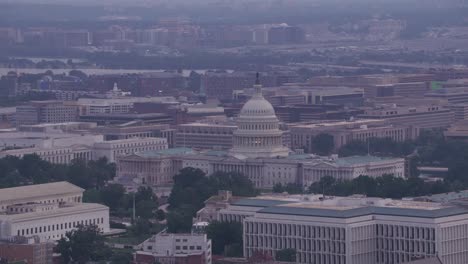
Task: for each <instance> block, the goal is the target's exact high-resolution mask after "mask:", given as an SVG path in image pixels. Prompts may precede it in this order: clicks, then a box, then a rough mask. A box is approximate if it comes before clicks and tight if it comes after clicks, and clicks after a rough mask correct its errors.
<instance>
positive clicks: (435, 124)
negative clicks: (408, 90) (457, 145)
mask: <svg viewBox="0 0 468 264" xmlns="http://www.w3.org/2000/svg"><path fill="white" fill-rule="evenodd" d="M358 117H359V118H368V119H380V120H387V121H388V123H390V124H395V125H406V126H414V127H418V128H420V129H438V128H447V127H448V126H450V125H451V124H452V123H453V122H454V114H453V112H452V111H451V110H450V109H449V108H446V107H444V106H442V105H439V104H431V105H417V106H398V105H396V104H393V105H382V106H378V107H374V108H372V109H366V110H365V111H364V114H362V115H359V116H358Z"/></svg>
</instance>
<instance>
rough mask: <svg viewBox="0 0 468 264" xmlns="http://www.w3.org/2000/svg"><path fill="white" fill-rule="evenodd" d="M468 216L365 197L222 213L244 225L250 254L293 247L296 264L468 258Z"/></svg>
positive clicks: (272, 202) (249, 202) (296, 200)
mask: <svg viewBox="0 0 468 264" xmlns="http://www.w3.org/2000/svg"><path fill="white" fill-rule="evenodd" d="M467 217H468V210H467V209H466V208H463V207H458V206H456V205H450V204H442V203H433V202H417V201H411V200H392V199H384V198H368V197H364V196H360V195H356V196H351V197H328V196H323V195H307V196H289V195H279V196H260V197H256V198H247V199H241V200H236V201H234V202H233V203H232V204H231V205H230V206H229V207H227V208H226V209H222V210H220V211H219V220H221V221H239V222H242V223H243V226H244V229H243V232H244V257H247V258H249V257H251V256H253V255H254V254H255V252H257V251H260V252H264V253H266V254H268V255H270V256H274V255H275V253H276V252H278V251H279V250H282V249H285V248H293V249H295V250H296V261H297V263H330V264H331V263H333V264H340V263H341V264H344V263H348V264H376V263H395V264H398V263H406V262H410V261H413V260H416V259H423V258H427V259H431V258H434V257H438V258H440V260H441V262H442V263H446V264H462V263H466V261H467V259H468V247H467V245H466V244H468V239H467V238H466V233H467V232H468V220H467V219H468V218H467Z"/></svg>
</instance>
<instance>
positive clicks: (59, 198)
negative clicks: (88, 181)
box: [0, 182, 110, 241]
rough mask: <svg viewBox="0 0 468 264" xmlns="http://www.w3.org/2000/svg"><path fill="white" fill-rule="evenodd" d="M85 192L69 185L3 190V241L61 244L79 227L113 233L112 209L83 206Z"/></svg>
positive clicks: (0, 204)
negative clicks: (34, 240)
mask: <svg viewBox="0 0 468 264" xmlns="http://www.w3.org/2000/svg"><path fill="white" fill-rule="evenodd" d="M83 191H84V190H83V189H81V188H79V187H77V186H74V185H72V184H70V183H67V182H56V183H48V184H39V185H30V186H22V187H16V188H7V189H0V209H1V210H0V239H8V238H11V237H14V236H24V237H32V236H37V237H39V238H40V239H41V241H48V240H52V241H54V240H59V239H60V238H62V237H64V236H65V234H66V232H68V231H71V230H73V229H74V228H76V227H77V226H78V225H96V226H97V227H98V228H99V230H100V231H101V232H103V233H108V232H109V231H110V229H109V208H108V207H107V206H104V205H100V204H92V203H82V197H83Z"/></svg>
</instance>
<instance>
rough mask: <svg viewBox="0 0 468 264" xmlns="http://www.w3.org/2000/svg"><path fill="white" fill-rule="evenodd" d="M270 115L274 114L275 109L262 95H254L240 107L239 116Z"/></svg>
mask: <svg viewBox="0 0 468 264" xmlns="http://www.w3.org/2000/svg"><path fill="white" fill-rule="evenodd" d="M256 116H258V117H262V118H263V117H267V116H268V117H271V116H274V117H276V115H275V109H274V108H273V106H272V105H271V104H270V102H268V101H267V100H266V99H265V98H263V96H258V95H254V96H253V97H252V98H251V99H250V100H249V101H248V102H247V103H245V105H244V106H243V107H242V109H241V111H240V114H239V117H256Z"/></svg>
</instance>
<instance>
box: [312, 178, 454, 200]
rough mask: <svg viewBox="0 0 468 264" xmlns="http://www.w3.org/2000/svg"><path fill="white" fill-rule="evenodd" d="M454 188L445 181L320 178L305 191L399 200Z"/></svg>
mask: <svg viewBox="0 0 468 264" xmlns="http://www.w3.org/2000/svg"><path fill="white" fill-rule="evenodd" d="M453 187H454V186H452V185H450V184H449V183H447V182H445V181H436V182H424V181H423V180H422V179H420V178H407V179H406V178H401V177H394V176H393V175H383V176H382V177H377V178H373V177H369V176H359V177H357V178H355V179H352V180H338V179H335V178H333V177H331V176H326V177H322V178H321V179H320V181H318V182H315V183H313V184H312V185H310V186H309V188H308V189H307V190H306V192H307V193H315V194H325V195H333V196H349V195H353V194H363V195H366V196H369V197H382V198H392V199H401V198H403V197H418V196H424V195H431V194H437V193H445V192H449V191H454V190H455V189H454V188H453Z"/></svg>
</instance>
